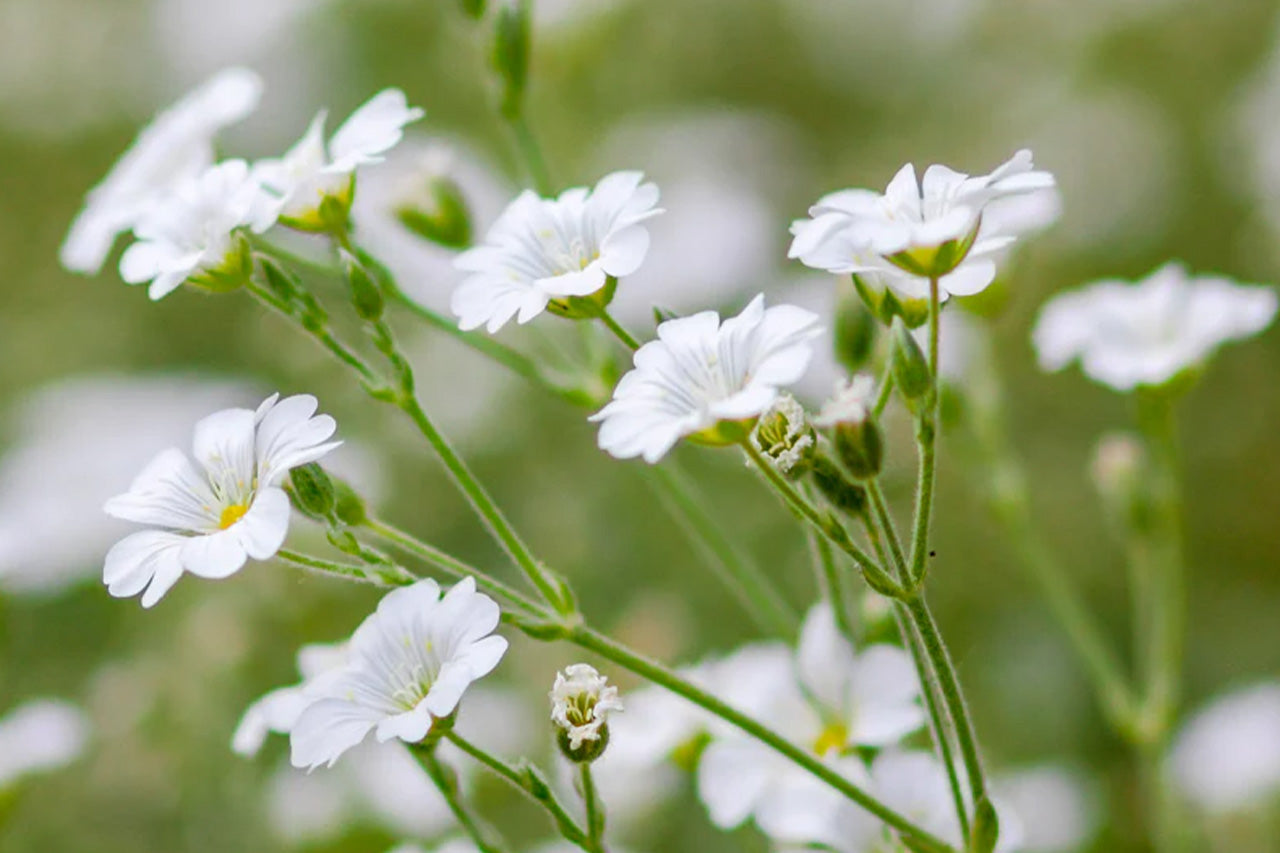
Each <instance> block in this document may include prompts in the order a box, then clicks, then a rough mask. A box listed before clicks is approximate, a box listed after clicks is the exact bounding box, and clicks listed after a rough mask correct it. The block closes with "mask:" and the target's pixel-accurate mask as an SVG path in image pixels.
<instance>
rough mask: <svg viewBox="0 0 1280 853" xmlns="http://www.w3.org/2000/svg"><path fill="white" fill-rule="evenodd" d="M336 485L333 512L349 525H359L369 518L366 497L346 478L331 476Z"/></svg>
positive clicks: (331, 480)
mask: <svg viewBox="0 0 1280 853" xmlns="http://www.w3.org/2000/svg"><path fill="white" fill-rule="evenodd" d="M330 482H332V483H333V486H334V489H333V491H334V503H333V514H334V515H335V516H337V518H338V520H339V521H341V522H342V523H343V524H345V525H348V526H349V527H359V526H360V525H362V524H364V523H365V522H366V521H368V520H369V514H368V512H366V510H365V506H364V499H363V498H362V497H360V495H359V494H358V493H357V492H356V490H355V489H353V488H351V486H350V485H349V484H348V483H347V482H346V481H345V480H339V479H337V478H330Z"/></svg>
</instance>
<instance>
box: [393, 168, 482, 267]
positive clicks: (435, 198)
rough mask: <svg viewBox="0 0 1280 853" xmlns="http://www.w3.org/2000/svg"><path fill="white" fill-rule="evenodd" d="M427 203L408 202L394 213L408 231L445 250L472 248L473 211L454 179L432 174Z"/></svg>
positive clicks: (428, 183) (429, 181) (429, 180)
mask: <svg viewBox="0 0 1280 853" xmlns="http://www.w3.org/2000/svg"><path fill="white" fill-rule="evenodd" d="M426 196H427V198H426V202H425V203H424V204H416V203H414V202H405V203H403V204H401V205H400V206H398V207H397V208H396V210H395V214H396V218H397V219H399V220H400V224H402V225H403V226H404V227H405V228H408V229H409V230H410V231H412V232H413V233H415V234H417V235H418V236H419V237H421V238H423V239H424V240H430V241H431V242H432V243H435V244H437V245H439V246H443V247H444V248H446V249H465V248H467V247H468V246H470V245H471V212H470V210H469V208H468V207H467V200H466V198H464V197H463V195H462V190H461V188H459V186H458V184H457V183H456V182H455V181H454V180H453V179H452V178H449V177H447V176H444V175H433V176H432V177H431V178H429V179H428V181H427V193H426Z"/></svg>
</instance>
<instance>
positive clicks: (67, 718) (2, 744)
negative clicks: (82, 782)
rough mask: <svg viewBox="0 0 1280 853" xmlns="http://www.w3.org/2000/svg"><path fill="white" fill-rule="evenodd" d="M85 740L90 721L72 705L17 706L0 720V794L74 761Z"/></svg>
mask: <svg viewBox="0 0 1280 853" xmlns="http://www.w3.org/2000/svg"><path fill="white" fill-rule="evenodd" d="M88 738H89V721H88V719H86V717H85V715H84V712H82V711H81V710H80V709H79V708H77V707H75V706H74V705H71V704H69V703H67V702H62V701H58V700H54V699H36V700H32V701H30V702H27V703H26V704H23V705H20V706H18V707H17V708H15V709H14V710H12V711H10V712H9V713H8V714H7V715H6V716H4V717H3V718H0V791H3V790H4V789H5V788H7V787H9V786H10V785H13V784H15V783H17V782H18V781H20V780H21V779H22V777H24V776H27V775H28V774H34V773H42V772H46V771H50V770H57V769H58V768H60V767H65V766H66V765H68V764H70V763H71V762H73V761H75V760H76V759H77V758H78V757H79V756H80V754H81V753H82V752H83V751H84V747H85V742H86V741H87V740H88Z"/></svg>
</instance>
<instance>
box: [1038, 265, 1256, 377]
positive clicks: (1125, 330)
mask: <svg viewBox="0 0 1280 853" xmlns="http://www.w3.org/2000/svg"><path fill="white" fill-rule="evenodd" d="M1278 302H1280V300H1278V299H1277V296H1276V292H1275V290H1274V289H1273V288H1270V287H1249V286H1242V285H1238V284H1235V283H1234V282H1231V281H1229V280H1227V279H1225V278H1220V277H1213V276H1192V275H1189V274H1188V273H1187V270H1186V268H1185V267H1183V266H1182V265H1181V264H1178V263H1169V264H1165V265H1164V266H1163V267H1160V268H1159V269H1158V270H1156V271H1155V272H1153V273H1152V274H1151V275H1149V276H1147V278H1145V279H1143V280H1141V281H1139V282H1137V283H1132V284H1131V283H1129V282H1123V281H1114V280H1109V281H1099V282H1096V283H1094V284H1091V285H1088V286H1086V287H1083V288H1081V289H1079V290H1072V291H1068V292H1066V293H1062V294H1059V295H1057V296H1055V297H1053V298H1052V299H1050V300H1049V301H1048V302H1047V303H1045V305H1044V307H1043V308H1042V309H1041V311H1040V317H1039V319H1037V321H1036V325H1035V329H1034V330H1033V332H1032V341H1033V342H1034V344H1035V348H1036V354H1037V356H1038V358H1039V361H1040V366H1041V367H1042V368H1043V369H1045V370H1061V369H1062V368H1064V367H1066V366H1067V365H1068V364H1070V363H1071V362H1072V361H1075V360H1077V359H1079V361H1080V366H1081V367H1082V368H1083V369H1084V372H1085V373H1086V374H1087V375H1088V376H1089V377H1090V378H1092V379H1095V380H1097V381H1098V382H1101V383H1103V384H1104V385H1109V386H1111V387H1112V388H1114V389H1116V390H1117V391H1130V390H1132V389H1134V388H1135V387H1137V386H1159V385H1163V384H1165V383H1166V382H1168V381H1170V380H1171V379H1173V378H1174V377H1176V376H1177V375H1178V374H1180V373H1181V372H1182V371H1184V370H1186V369H1188V368H1191V367H1195V366H1196V365H1198V364H1200V363H1201V362H1203V361H1204V360H1206V359H1207V358H1208V357H1209V355H1210V354H1212V353H1213V351H1214V350H1215V349H1217V347H1218V346H1220V345H1221V344H1224V343H1226V342H1228V341H1232V340H1239V339H1242V338H1247V337H1250V336H1252V335H1255V334H1257V333H1258V332H1260V331H1262V330H1263V329H1265V328H1266V327H1267V326H1269V325H1270V324H1271V321H1272V320H1273V319H1275V316H1276V308H1277V304H1278Z"/></svg>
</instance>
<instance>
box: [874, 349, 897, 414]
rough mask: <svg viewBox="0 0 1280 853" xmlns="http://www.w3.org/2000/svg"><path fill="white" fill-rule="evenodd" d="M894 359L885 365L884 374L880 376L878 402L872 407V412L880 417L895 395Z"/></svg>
mask: <svg viewBox="0 0 1280 853" xmlns="http://www.w3.org/2000/svg"><path fill="white" fill-rule="evenodd" d="M893 384H894V378H893V360H892V359H890V361H889V363H888V364H887V365H886V366H885V369H884V374H883V375H882V376H881V377H880V392H879V393H878V394H877V395H876V403H875V405H874V406H873V407H872V409H871V411H872V413H873V414H874V415H875V416H876V417H877V418H878V417H880V415H882V414H884V410H885V407H886V406H888V405H889V399H890V398H891V397H892V396H893Z"/></svg>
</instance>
